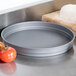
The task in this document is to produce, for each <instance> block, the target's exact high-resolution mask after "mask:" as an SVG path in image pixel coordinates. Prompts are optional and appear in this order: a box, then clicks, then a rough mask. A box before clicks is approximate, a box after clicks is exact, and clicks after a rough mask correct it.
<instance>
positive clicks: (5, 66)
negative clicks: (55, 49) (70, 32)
mask: <svg viewBox="0 0 76 76" xmlns="http://www.w3.org/2000/svg"><path fill="white" fill-rule="evenodd" d="M0 76H76V39H75V41H74V45H73V49H71V50H69V51H68V52H67V53H65V54H62V55H58V56H54V57H49V58H48V57H46V58H39V59H38V58H34V59H33V58H32V57H31V58H29V57H23V56H17V58H16V60H15V61H14V62H11V63H2V62H0Z"/></svg>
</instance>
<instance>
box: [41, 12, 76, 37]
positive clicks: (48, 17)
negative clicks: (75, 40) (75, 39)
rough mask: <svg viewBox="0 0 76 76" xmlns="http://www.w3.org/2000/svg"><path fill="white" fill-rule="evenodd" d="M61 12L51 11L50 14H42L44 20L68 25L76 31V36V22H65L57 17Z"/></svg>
mask: <svg viewBox="0 0 76 76" xmlns="http://www.w3.org/2000/svg"><path fill="white" fill-rule="evenodd" d="M59 14H60V12H59V11H56V12H53V13H49V14H45V15H43V16H42V21H46V22H52V23H58V24H61V25H63V26H65V27H68V28H70V29H71V30H72V31H73V32H74V33H75V36H76V24H73V23H69V22H64V21H63V20H60V19H58V18H56V15H59Z"/></svg>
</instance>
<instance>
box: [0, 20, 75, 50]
mask: <svg viewBox="0 0 76 76" xmlns="http://www.w3.org/2000/svg"><path fill="white" fill-rule="evenodd" d="M31 22H33V23H34V22H43V23H49V24H56V25H59V26H61V27H63V28H66V29H67V30H69V31H70V32H71V33H72V35H73V37H72V39H71V40H70V41H69V42H67V43H65V44H63V45H60V46H56V47H44V48H27V47H22V46H19V45H15V44H12V43H10V42H8V41H7V40H6V39H5V38H4V36H3V32H4V31H5V30H7V28H9V27H12V26H15V25H18V24H23V23H31ZM1 37H2V39H3V41H4V42H6V43H8V44H11V45H13V46H16V47H19V48H24V49H34V50H35V49H50V48H51V49H53V48H58V47H62V46H66V45H68V44H70V43H72V42H73V41H74V39H75V35H74V32H73V31H72V30H71V29H69V28H67V27H65V26H63V25H60V24H57V23H51V22H44V21H27V22H20V23H16V24H13V25H11V26H8V27H6V28H5V29H4V30H3V31H2V32H1Z"/></svg>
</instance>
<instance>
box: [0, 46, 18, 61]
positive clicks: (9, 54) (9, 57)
mask: <svg viewBox="0 0 76 76" xmlns="http://www.w3.org/2000/svg"><path fill="white" fill-rule="evenodd" d="M16 55H17V53H16V50H15V49H14V48H12V47H6V49H5V48H4V49H3V50H2V51H1V60H2V61H3V62H12V61H14V59H15V58H16Z"/></svg>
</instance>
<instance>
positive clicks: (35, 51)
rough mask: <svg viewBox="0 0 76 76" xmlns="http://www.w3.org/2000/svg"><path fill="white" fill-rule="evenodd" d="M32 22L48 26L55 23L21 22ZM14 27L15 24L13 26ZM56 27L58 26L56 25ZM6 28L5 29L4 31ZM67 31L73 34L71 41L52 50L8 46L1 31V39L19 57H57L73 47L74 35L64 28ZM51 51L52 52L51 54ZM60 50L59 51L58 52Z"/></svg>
mask: <svg viewBox="0 0 76 76" xmlns="http://www.w3.org/2000/svg"><path fill="white" fill-rule="evenodd" d="M34 22H37V23H38V22H39V23H40V22H41V23H49V24H55V23H50V22H42V21H31V22H23V23H34ZM19 24H22V23H19ZM15 25H16V24H15ZM56 25H59V24H56ZM59 26H61V25H59ZM9 27H12V26H9ZM9 27H7V28H9ZM61 27H63V28H66V27H64V26H61ZM7 28H5V29H4V30H6V29H7ZM66 29H67V30H69V31H70V32H71V33H72V34H73V36H72V40H71V41H70V42H68V43H67V44H65V45H61V46H58V47H53V48H24V47H20V46H16V45H13V44H10V43H9V42H7V41H6V40H5V38H4V37H3V33H4V30H3V31H2V33H1V37H2V39H3V41H4V42H5V43H6V44H8V45H10V46H12V47H14V48H16V49H17V52H18V54H21V55H28V56H38V57H39V56H53V55H58V54H61V53H64V52H66V51H67V50H69V49H70V48H71V47H72V45H73V41H74V38H75V36H74V33H73V32H72V31H71V30H70V29H68V28H66ZM61 49H62V50H61ZM19 50H21V51H19ZM25 50H28V51H25ZM31 50H32V51H33V52H31ZM39 50H41V51H42V52H38V51H39ZM46 50H48V51H46ZM51 50H53V51H52V52H51ZM60 50H61V51H60Z"/></svg>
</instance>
